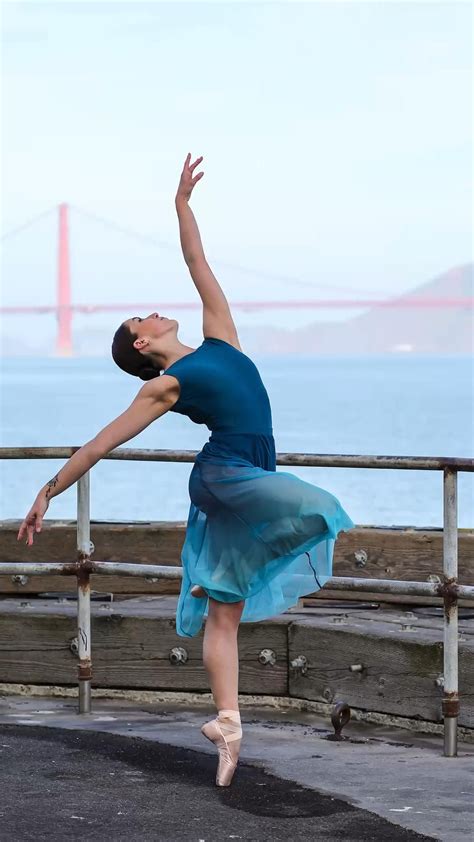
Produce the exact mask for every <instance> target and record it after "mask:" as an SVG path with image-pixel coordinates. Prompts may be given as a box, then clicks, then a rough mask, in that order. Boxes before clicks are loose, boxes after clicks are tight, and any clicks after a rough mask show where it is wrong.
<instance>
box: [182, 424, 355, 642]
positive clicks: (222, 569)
mask: <svg viewBox="0 0 474 842" xmlns="http://www.w3.org/2000/svg"><path fill="white" fill-rule="evenodd" d="M275 458H276V457H275V444H274V439H273V435H271V434H266V433H263V434H260V433H259V434H257V433H212V436H211V439H210V440H209V442H207V444H206V445H204V448H203V449H202V450H201V452H200V453H199V454H198V456H197V457H196V461H195V463H194V466H193V469H192V471H191V475H190V477H189V495H190V499H191V503H190V508H189V515H188V523H187V528H186V536H185V540H184V544H183V549H182V553H181V561H182V565H183V580H182V585H181V592H180V595H179V600H178V606H177V614H176V631H177V633H178V634H179V635H181V636H183V637H193V636H194V635H196V634H197V633H198V632H199V631H200V629H201V627H202V621H203V619H204V618H205V617H206V616H207V613H208V603H209V600H208V597H203V598H196V597H193V596H192V595H191V593H190V590H191V587H192V586H193V585H201V586H202V587H203V588H204V590H205V591H206V593H207V594H208V595H209V597H212V598H213V599H216V600H218V601H220V602H239V601H240V600H245V606H244V610H243V613H242V618H241V621H242V622H253V621H256V620H264V619H267V618H269V617H274V616H275V615H277V614H280V613H281V612H283V611H285V610H286V609H287V608H290V607H291V606H293V605H296V603H297V601H298V598H299V597H300V596H303V595H304V594H309V593H314V592H315V591H317V590H319V588H322V587H323V585H324V584H325V583H326V582H327V580H328V579H330V578H331V575H332V559H333V551H334V544H335V540H336V538H337V535H338V532H340V531H347V530H349V529H352V528H353V527H354V526H355V524H354V523H353V521H352V520H351V519H350V517H349V515H348V514H347V513H346V512H345V511H344V509H343V508H342V506H341V504H340V502H339V500H337V498H336V497H334V496H333V495H332V494H331V493H330V492H328V491H325V490H324V489H322V488H318V486H316V485H313V484H312V483H309V482H305V481H304V480H301V479H299V478H298V477H296V476H294V475H293V474H290V473H288V472H286V471H277V470H276V461H275Z"/></svg>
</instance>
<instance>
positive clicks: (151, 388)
mask: <svg viewBox="0 0 474 842" xmlns="http://www.w3.org/2000/svg"><path fill="white" fill-rule="evenodd" d="M173 383H174V385H173ZM176 388H177V386H176V381H175V380H174V378H172V377H168V376H167V375H163V377H156V378H154V379H153V380H150V381H149V382H148V383H145V385H144V386H143V387H142V388H141V389H140V391H139V393H138V395H137V396H136V398H135V399H134V400H133V401H132V403H131V404H130V406H129V407H128V409H126V410H125V412H123V413H122V414H121V415H119V416H118V417H117V418H115V420H114V421H112V422H111V423H110V424H108V425H107V427H104V428H103V429H102V430H101V431H100V432H99V433H97V435H96V436H95V437H94V438H93V439H91V441H88V442H87V443H86V444H85V445H83V446H82V447H81V448H79V450H77V451H76V453H74V454H73V455H72V456H71V458H70V459H68V461H67V462H66V464H65V465H64V467H63V468H61V470H60V471H59V472H58V473H57V474H56V476H54V477H53V478H52V479H50V480H49V482H47V483H46V485H44V486H43V488H41V489H40V491H39V492H38V494H37V496H36V499H35V501H34V503H33V505H32V507H31V509H30V511H29V512H28V514H27V515H26V517H25V519H24V521H23V523H22V524H21V526H20V529H19V531H18V537H17V540H18V541H20V540H21V539H22V538H24V537H25V536H27V539H26V543H27V544H28V546H31V545H32V543H33V535H34V533H35V532H41V526H42V523H43V517H44V514H45V512H46V510H47V508H48V506H49V501H50V500H51V498H52V497H56V496H57V495H58V494H61V493H62V492H63V491H65V490H66V488H69V486H70V485H72V484H73V483H75V482H77V480H78V479H80V477H82V476H83V475H84V474H85V473H86V472H87V471H88V470H89V468H92V466H93V465H95V464H96V462H99V460H100V459H102V458H103V457H104V456H105V455H106V454H107V453H109V452H110V451H111V450H113V449H114V448H115V447H118V446H119V445H120V444H123V443H124V442H126V441H129V440H130V439H132V438H134V436H137V435H138V433H141V432H142V430H144V429H145V428H146V427H148V425H149V424H151V423H152V421H155V420H156V419H157V418H160V417H161V416H162V415H164V414H165V412H168V410H169V409H171V407H172V406H173V405H174V404H175V403H176V400H177V397H178V395H177V394H176Z"/></svg>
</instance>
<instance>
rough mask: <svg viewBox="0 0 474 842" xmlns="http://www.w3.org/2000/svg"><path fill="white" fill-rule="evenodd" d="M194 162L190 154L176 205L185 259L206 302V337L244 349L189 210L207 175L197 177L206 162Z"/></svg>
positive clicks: (204, 325)
mask: <svg viewBox="0 0 474 842" xmlns="http://www.w3.org/2000/svg"><path fill="white" fill-rule="evenodd" d="M190 161H191V155H190V154H188V155H187V156H186V160H185V162H184V167H183V172H182V173H181V178H180V182H179V186H178V191H177V193H176V199H175V205H176V212H177V214H178V220H179V236H180V240H181V248H182V250H183V257H184V260H185V262H186V265H187V267H188V269H189V272H190V275H191V277H192V279H193V281H194V285H195V287H196V289H197V291H198V293H199V295H200V297H201V301H202V303H203V325H202V331H203V335H204V336H205V337H206V336H214V337H216V338H217V339H224V340H225V341H226V342H230V343H231V344H232V345H235V347H237V348H238V349H239V350H242V349H241V348H240V344H239V338H238V336H237V330H236V327H235V324H234V320H233V318H232V314H231V311H230V307H229V303H228V301H227V298H226V297H225V295H224V292H223V290H222V288H221V286H220V284H219V282H218V281H217V278H216V277H215V275H214V273H213V272H212V269H211V267H210V266H209V264H208V262H207V260H206V257H205V254H204V249H203V247H202V242H201V237H200V234H199V228H198V226H197V222H196V219H195V217H194V214H193V212H192V210H191V208H190V207H189V199H190V197H191V193H192V191H193V189H194V186H195V185H196V184H197V182H198V181H199V179H200V178H202V176H203V175H204V173H203V172H200V173H198V174H197V175H196V176H194V177H193V172H194V170H195V169H196V167H197V166H198V164H200V162H201V161H202V157H201V158H197V159H196V161H195V162H194V163H193V164H191V163H190Z"/></svg>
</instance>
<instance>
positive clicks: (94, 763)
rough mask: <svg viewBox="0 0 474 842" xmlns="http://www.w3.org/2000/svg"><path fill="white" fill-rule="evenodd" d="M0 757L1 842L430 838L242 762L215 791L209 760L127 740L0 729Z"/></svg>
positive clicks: (395, 841)
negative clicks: (228, 782)
mask: <svg viewBox="0 0 474 842" xmlns="http://www.w3.org/2000/svg"><path fill="white" fill-rule="evenodd" d="M0 752H1V754H0V839H1V840H2V842H7V840H8V842H20V840H21V842H27V840H34V841H35V842H40V840H48V842H64V840H66V839H73V840H76V839H77V840H81V839H86V840H101V842H103V840H111V842H122V840H123V842H125V840H127V842H131V841H132V842H133V840H140V842H148V841H150V842H151V841H152V840H153V842H181V840H183V842H184V840H185V842H223V840H227V839H240V840H246V841H247V842H250V840H252V842H280V840H281V842H283V840H284V842H300V840H301V842H303V840H305V842H306V841H307V840H347V841H348V842H359V840H360V842H362V840H364V842H367V840H374V842H375V840H377V842H402V840H403V842H405V840H406V842H408V841H409V840H410V842H411V840H413V842H415V840H423V839H424V840H426V839H433V838H435V837H431V836H423V835H420V834H419V833H415V832H414V831H411V830H408V829H405V828H402V827H400V826H399V825H394V824H391V823H390V822H388V821H387V820H386V819H384V818H381V817H380V816H378V815H376V814H374V813H370V812H368V811H366V810H363V809H359V808H357V807H355V806H354V805H353V804H351V803H349V802H348V801H343V800H339V799H336V798H333V797H331V796H329V795H324V794H321V793H319V792H318V791H317V790H316V791H315V790H314V789H309V788H308V789H307V788H306V787H304V786H301V785H300V784H297V783H294V782H292V781H288V780H283V779H281V778H279V777H276V776H274V775H272V774H269V773H267V772H265V771H264V770H263V769H259V768H257V767H255V766H253V765H247V764H245V762H240V763H239V767H238V769H237V771H236V773H235V776H234V780H233V783H232V786H231V787H229V788H225V789H224V788H219V787H216V786H215V783H214V780H215V770H216V757H215V756H212V755H210V754H208V753H201V752H198V751H194V750H190V749H186V748H181V747H176V746H171V745H165V744H163V743H158V742H149V741H146V740H143V739H139V738H137V737H132V736H130V737H126V736H120V735H117V734H108V733H100V732H95V733H94V732H91V731H67V730H60V729H54V728H51V727H38V726H33V725H31V726H21V725H0ZM314 757H315V759H316V760H317V759H318V756H317V755H314ZM322 762H323V761H322Z"/></svg>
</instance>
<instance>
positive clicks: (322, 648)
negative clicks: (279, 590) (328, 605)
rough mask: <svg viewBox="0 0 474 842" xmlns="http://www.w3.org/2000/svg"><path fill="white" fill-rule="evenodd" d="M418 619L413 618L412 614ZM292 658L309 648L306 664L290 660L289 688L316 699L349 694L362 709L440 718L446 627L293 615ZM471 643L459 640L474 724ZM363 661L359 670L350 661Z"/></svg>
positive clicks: (465, 719)
mask: <svg viewBox="0 0 474 842" xmlns="http://www.w3.org/2000/svg"><path fill="white" fill-rule="evenodd" d="M413 622H414V621H413ZM288 635H289V644H288V645H289V661H290V663H291V661H292V660H294V659H295V658H297V657H298V656H304V657H305V658H306V660H307V672H306V674H303V673H302V672H301V670H299V669H295V668H291V666H290V675H289V686H290V695H291V696H298V697H300V698H304V699H312V700H316V701H323V702H324V701H325V702H333V701H335V700H337V699H344V701H346V702H348V704H349V705H353V706H354V707H359V708H362V709H364V710H371V711H378V712H381V713H390V714H393V715H397V716H409V717H412V718H417V717H420V718H422V719H428V720H432V721H435V722H438V721H440V720H441V719H442V712H441V699H442V687H440V686H438V685H437V684H436V683H435V682H436V679H438V678H439V676H440V675H442V672H443V656H442V631H441V630H440V629H431V628H421V627H418V628H416V629H415V630H413V631H409V630H405V631H403V630H402V628H401V626H400V627H399V628H397V625H396V624H395V623H388V622H380V621H379V622H377V621H372V622H368V621H367V620H364V619H362V618H358V617H354V618H353V617H351V616H349V617H342V618H341V617H338V618H335V619H334V621H333V622H331V619H328V618H326V617H311V618H300V617H297V618H296V617H295V619H294V622H293V623H292V624H291V626H289V628H288ZM473 655H474V644H473V642H472V638H471V640H470V641H461V642H460V658H459V672H460V692H461V695H463V694H465V696H464V699H463V700H462V705H461V717H460V722H461V724H464V725H466V726H468V727H473V724H474V706H473V695H474V694H473V689H474V657H473ZM355 664H362V665H363V667H364V669H363V671H362V672H353V671H351V665H355Z"/></svg>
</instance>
